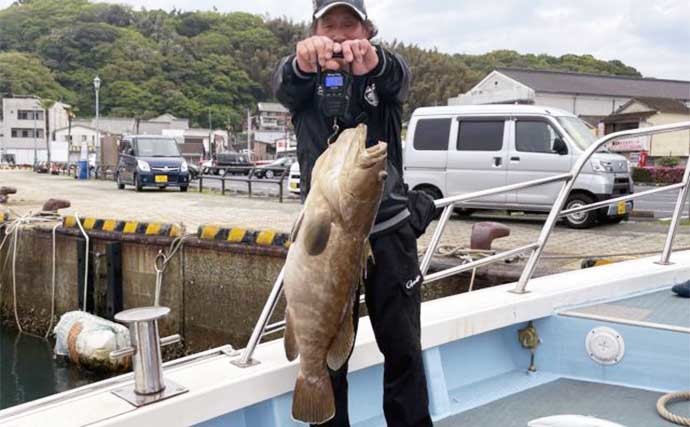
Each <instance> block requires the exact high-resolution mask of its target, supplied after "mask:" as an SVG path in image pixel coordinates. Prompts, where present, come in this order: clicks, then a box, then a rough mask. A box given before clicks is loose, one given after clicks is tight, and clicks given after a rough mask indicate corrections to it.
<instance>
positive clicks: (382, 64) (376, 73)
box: [369, 45, 388, 79]
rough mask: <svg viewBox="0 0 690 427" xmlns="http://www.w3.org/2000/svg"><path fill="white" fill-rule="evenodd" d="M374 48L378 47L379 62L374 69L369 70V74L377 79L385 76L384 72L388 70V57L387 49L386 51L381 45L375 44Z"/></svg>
mask: <svg viewBox="0 0 690 427" xmlns="http://www.w3.org/2000/svg"><path fill="white" fill-rule="evenodd" d="M374 49H376V55H377V56H378V57H379V63H378V65H376V67H374V69H373V70H371V71H370V72H369V76H370V77H373V78H375V79H377V78H379V77H381V76H383V74H384V73H385V72H386V67H387V66H388V58H386V51H384V50H383V48H382V47H381V46H379V45H374Z"/></svg>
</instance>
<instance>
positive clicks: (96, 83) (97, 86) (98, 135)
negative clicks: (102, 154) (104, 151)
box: [87, 75, 101, 158]
mask: <svg viewBox="0 0 690 427" xmlns="http://www.w3.org/2000/svg"><path fill="white" fill-rule="evenodd" d="M93 88H94V89H96V144H95V145H96V146H100V145H101V131H100V127H99V119H100V108H99V104H98V91H99V89H100V88H101V79H100V78H99V77H98V75H96V78H94V79H93ZM87 158H88V155H87Z"/></svg>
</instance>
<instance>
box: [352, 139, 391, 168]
mask: <svg viewBox="0 0 690 427" xmlns="http://www.w3.org/2000/svg"><path fill="white" fill-rule="evenodd" d="M387 156H388V144H386V143H385V142H381V141H379V143H378V144H376V145H374V146H373V147H369V148H366V149H365V150H364V151H362V152H361V154H360V156H359V159H358V160H359V161H358V162H357V165H358V166H359V167H361V168H362V169H369V168H372V167H374V166H376V165H377V164H380V163H382V162H383V161H385V160H386V157H387Z"/></svg>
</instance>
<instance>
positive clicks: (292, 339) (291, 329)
mask: <svg viewBox="0 0 690 427" xmlns="http://www.w3.org/2000/svg"><path fill="white" fill-rule="evenodd" d="M292 322H293V320H292V316H291V315H290V308H286V309H285V338H284V339H283V342H284V344H285V357H287V360H289V361H290V362H292V361H293V360H295V359H297V356H299V348H298V347H297V337H296V336H295V325H294V324H293V323H292Z"/></svg>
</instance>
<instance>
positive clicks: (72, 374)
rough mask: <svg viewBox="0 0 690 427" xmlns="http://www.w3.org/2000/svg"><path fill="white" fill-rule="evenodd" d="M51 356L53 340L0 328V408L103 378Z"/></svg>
mask: <svg viewBox="0 0 690 427" xmlns="http://www.w3.org/2000/svg"><path fill="white" fill-rule="evenodd" d="M105 377H106V375H103V374H94V373H90V372H86V371H83V370H81V369H79V368H78V367H76V366H74V365H72V364H71V363H69V362H68V361H66V360H63V359H62V358H61V357H57V358H56V357H54V356H53V341H52V340H51V341H47V340H43V339H40V338H37V337H34V336H30V335H26V334H19V333H18V332H16V331H14V330H10V329H9V328H6V327H0V409H4V408H8V407H10V406H15V405H18V404H20V403H24V402H29V401H32V400H35V399H39V398H41V397H45V396H49V395H51V394H54V393H59V392H62V391H65V390H69V389H72V388H75V387H80V386H83V385H86V384H89V383H92V382H95V381H99V380H101V379H103V378H105Z"/></svg>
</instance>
